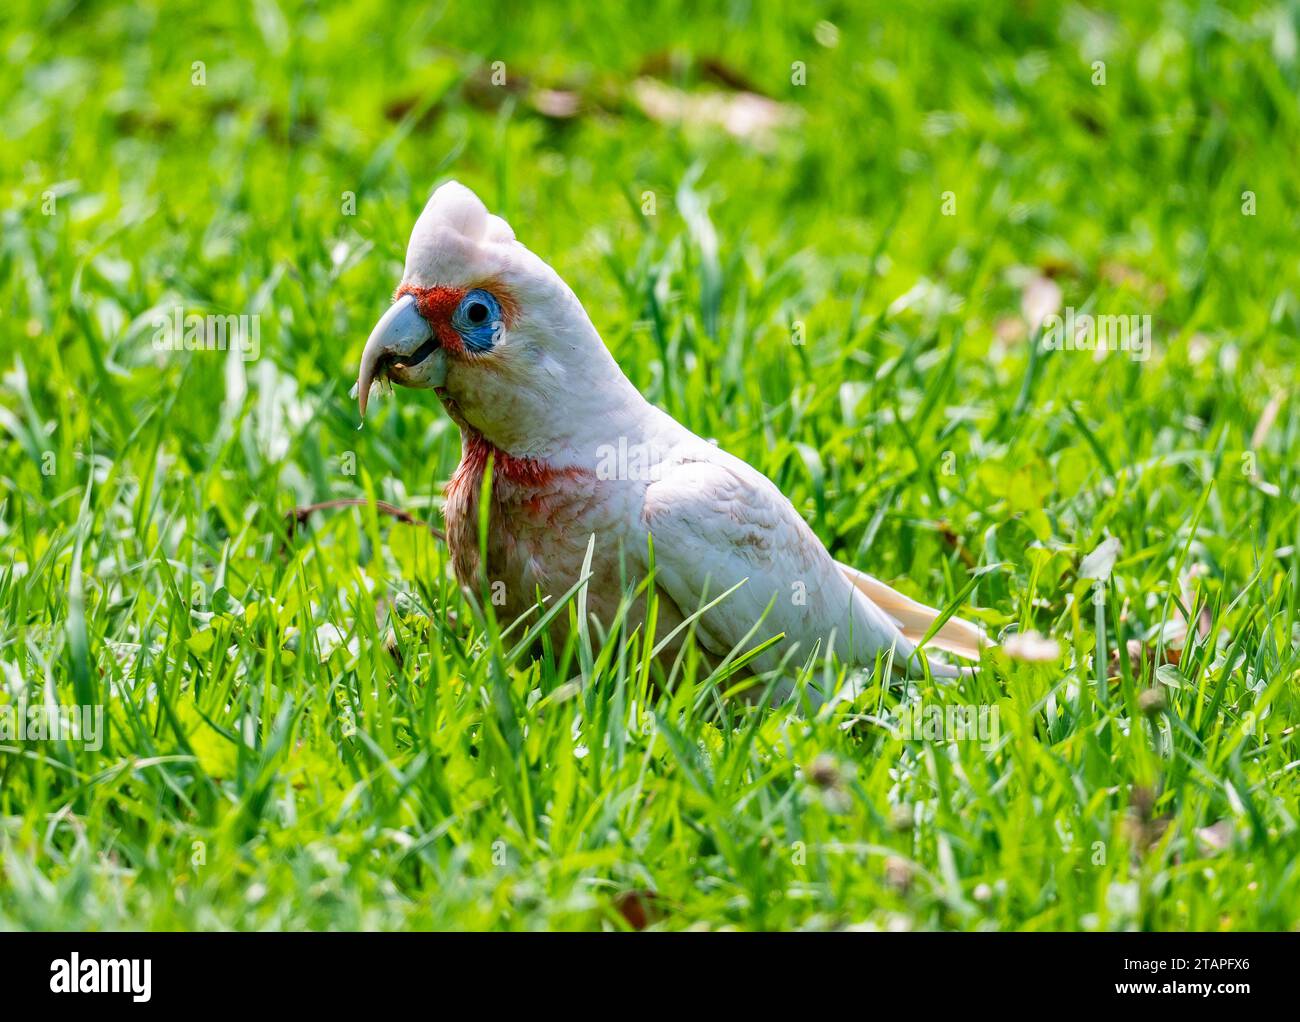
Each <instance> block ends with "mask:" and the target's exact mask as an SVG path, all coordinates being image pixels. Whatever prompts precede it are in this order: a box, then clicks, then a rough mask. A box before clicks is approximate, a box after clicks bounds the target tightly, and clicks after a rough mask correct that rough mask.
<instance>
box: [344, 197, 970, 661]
mask: <svg viewBox="0 0 1300 1022" xmlns="http://www.w3.org/2000/svg"><path fill="white" fill-rule="evenodd" d="M385 378H387V379H388V380H391V381H392V382H394V383H397V384H400V385H402V386H405V387H415V388H431V389H433V390H434V391H435V393H436V394H437V395H438V398H439V399H440V400H441V402H442V404H443V406H444V408H445V409H446V410H447V413H448V414H449V415H450V416H451V418H452V419H453V420H454V421H455V422H456V424H457V425H458V426H459V427H460V431H461V437H462V453H461V461H460V465H459V467H458V468H457V469H456V472H455V474H454V475H453V477H452V479H451V482H450V484H449V486H448V489H447V500H446V519H447V540H448V545H449V547H450V550H451V556H452V565H453V568H454V571H455V574H456V576H457V579H458V580H459V581H460V582H461V583H462V584H463V585H466V586H468V587H470V588H471V589H477V587H479V586H480V585H481V584H483V583H484V582H486V583H487V584H488V585H490V586H491V587H492V590H491V591H492V593H493V596H494V603H496V604H498V606H497V607H496V611H497V614H498V617H499V618H500V619H501V620H503V621H512V620H514V619H515V618H516V617H517V616H519V615H521V614H525V613H527V612H529V611H530V610H532V609H533V608H535V607H536V606H537V604H538V600H539V597H540V598H541V599H542V600H543V601H545V600H547V599H557V598H559V597H561V596H563V595H564V594H565V593H567V592H569V591H570V589H571V588H572V587H573V586H574V585H575V583H576V582H578V581H579V580H580V579H581V578H582V572H583V567H584V564H585V563H588V558H590V561H589V572H590V574H589V578H588V580H587V584H586V591H585V602H586V611H587V613H588V614H591V615H594V616H595V618H596V619H597V620H598V621H600V622H602V623H603V624H604V625H605V626H608V625H609V624H611V623H612V622H613V621H614V619H615V617H616V615H617V613H618V611H619V608H620V605H621V604H622V603H624V602H625V596H626V594H627V593H629V592H630V591H631V590H632V589H633V588H634V587H635V585H636V582H637V581H638V580H640V579H644V578H647V577H649V575H650V572H651V563H650V549H651V545H650V541H651V537H653V560H654V563H653V579H654V583H655V586H656V592H657V597H658V598H657V600H656V606H657V611H656V616H655V621H654V627H655V634H656V636H660V637H665V636H673V638H672V639H670V640H669V641H668V642H667V643H666V644H665V645H664V648H663V649H662V650H661V651H660V653H661V655H662V656H668V657H671V656H674V655H675V654H676V653H677V651H678V649H679V648H680V644H681V643H682V642H683V641H685V637H686V635H687V632H688V631H690V630H692V629H679V630H677V632H676V634H675V635H674V634H673V633H674V630H675V629H678V626H679V625H681V624H682V623H683V622H685V621H687V620H688V619H690V618H691V617H692V615H696V614H697V612H698V611H699V610H700V609H701V608H703V607H708V609H707V610H705V611H704V612H703V613H702V614H699V615H698V616H697V617H696V618H695V620H693V621H691V622H690V623H691V625H692V626H693V630H694V632H695V636H696V641H697V642H698V644H699V646H700V647H701V649H702V650H703V652H704V653H705V655H706V658H708V659H712V660H713V661H714V662H718V661H721V660H722V659H723V658H725V657H727V656H728V655H731V654H733V653H740V652H743V651H744V650H746V649H749V648H752V647H754V646H757V645H759V644H761V643H762V642H763V641H764V640H766V639H768V638H770V637H773V636H778V635H779V636H781V639H780V641H778V642H775V643H773V644H772V645H770V646H769V647H768V648H766V649H764V650H763V651H762V652H761V653H760V654H759V655H758V656H756V657H754V658H753V659H752V660H751V661H750V662H749V665H748V666H749V667H750V669H751V670H752V671H754V672H763V671H769V670H774V669H777V668H788V667H789V665H790V664H792V663H793V664H797V665H798V664H802V662H803V661H804V660H805V659H806V658H807V657H808V656H810V655H813V654H815V653H820V654H824V653H825V652H826V651H827V650H828V649H830V650H833V651H834V653H835V654H836V655H837V656H838V658H839V660H840V662H841V663H843V664H846V665H849V666H851V667H853V666H858V667H870V666H872V665H873V664H874V663H876V661H877V658H878V657H880V656H881V655H882V654H883V655H884V656H886V657H890V658H892V662H893V664H894V667H895V669H896V670H900V671H912V672H917V671H920V670H922V669H923V667H922V664H923V663H924V664H926V665H928V668H929V670H930V671H931V673H932V674H933V675H935V676H939V677H954V676H957V675H958V674H959V673H960V669H959V668H956V667H954V666H953V665H951V664H947V663H941V662H938V661H935V660H932V659H928V658H926V656H925V655H924V653H923V652H921V651H919V650H918V649H917V643H918V642H920V641H921V639H922V637H923V636H924V635H925V634H926V633H927V632H928V631H929V630H930V629H931V626H932V625H933V623H934V621H935V620H936V618H937V616H938V613H937V612H936V611H935V610H934V609H933V608H931V607H927V606H925V605H923V604H921V603H918V602H916V601H914V600H912V599H910V598H908V597H906V596H903V595H902V594H900V593H898V592H896V591H895V590H893V589H891V588H890V587H888V586H886V585H885V584H884V583H882V582H880V581H878V580H877V579H875V578H873V577H871V576H870V575H868V574H866V573H865V572H862V571H859V570H858V569H856V568H853V567H851V566H849V565H847V564H842V563H839V562H837V561H836V560H835V559H834V558H833V557H832V556H831V554H830V553H829V552H828V551H827V549H826V547H825V546H824V545H823V544H822V542H821V540H819V539H818V538H817V536H816V535H815V534H814V533H813V531H812V529H810V528H809V527H808V525H807V523H806V522H804V520H803V519H802V518H801V517H800V516H799V513H798V512H797V511H796V510H795V508H794V506H793V505H792V504H791V503H790V501H789V500H788V499H787V498H786V497H785V495H784V494H782V493H781V491H780V490H779V489H777V487H776V486H775V485H774V484H773V483H772V482H771V481H770V480H768V479H767V478H766V477H765V476H764V475H762V473H760V472H758V471H757V470H756V469H754V468H753V467H751V466H750V465H748V464H747V463H745V462H744V461H741V460H740V459H739V458H735V457H733V456H732V455H730V454H728V453H726V452H725V451H723V450H721V449H720V448H718V447H717V446H716V445H715V444H713V443H710V442H709V441H707V440H704V439H702V438H700V437H698V436H696V435H695V434H694V433H692V432H691V431H690V430H688V429H687V428H686V427H685V426H683V425H681V424H680V423H679V422H677V421H676V420H675V419H673V418H672V417H671V416H670V415H668V414H667V413H665V412H663V411H662V410H660V409H659V408H656V407H655V406H654V405H652V404H650V403H649V402H648V401H646V400H645V398H643V397H642V396H641V394H640V392H639V391H638V390H637V389H636V387H634V386H633V385H632V383H631V381H629V380H628V378H627V377H626V376H625V375H624V374H623V372H622V370H621V369H619V367H618V364H617V363H616V362H615V361H614V359H613V357H612V356H611V355H610V354H609V351H608V350H607V349H606V348H605V345H604V342H603V341H602V340H601V338H600V335H599V334H598V333H597V332H596V328H595V327H594V326H593V325H592V322H591V320H590V318H589V317H588V316H587V313H586V310H585V309H584V308H583V307H582V304H581V302H579V301H578V299H577V297H576V296H575V295H574V293H573V291H571V290H570V289H569V287H568V285H566V284H565V283H564V281H563V280H561V279H560V276H559V274H557V273H556V272H555V271H554V270H553V269H551V267H550V266H548V265H547V264H546V263H545V262H543V261H542V260H541V259H539V258H538V257H537V256H536V255H534V254H533V253H532V252H530V251H529V250H528V249H527V248H526V247H524V245H523V244H521V243H520V242H519V241H517V240H516V239H515V235H514V231H513V230H511V228H510V226H509V224H507V223H506V222H505V221H504V220H502V219H501V218H500V217H498V216H494V215H492V214H490V213H489V212H488V211H487V209H486V207H485V206H484V205H483V203H482V202H481V201H479V199H478V197H477V196H476V195H475V194H474V193H473V192H471V191H470V190H469V189H468V188H465V187H464V186H463V185H460V184H458V183H456V182H454V181H453V182H449V183H447V184H444V185H443V186H442V187H440V188H439V189H438V190H437V191H435V192H434V194H433V196H432V197H431V198H430V199H429V202H428V204H427V205H426V206H425V208H424V212H423V213H421V214H420V217H419V219H418V220H417V221H416V224H415V227H414V229H413V230H412V232H411V240H410V244H409V246H408V247H407V251H406V267H405V272H404V273H403V275H402V280H401V283H400V285H399V286H398V288H397V296H396V301H395V302H394V303H393V305H392V306H391V307H390V308H389V310H388V311H387V312H386V313H385V314H384V315H383V317H382V318H381V319H380V320H379V322H378V324H377V325H376V326H375V328H374V331H373V332H372V333H371V335H370V338H369V340H368V341H367V342H366V346H365V350H364V351H363V353H362V356H361V368H360V373H359V375H358V379H357V397H358V401H359V403H360V407H361V413H362V415H364V414H365V411H366V404H367V401H368V397H369V393H370V388H371V385H372V384H374V383H376V382H377V381H380V380H382V379H385ZM489 463H490V464H491V465H492V466H493V476H492V480H491V486H490V498H489V499H490V503H491V506H490V508H489V509H488V528H487V536H486V542H485V543H483V544H480V536H479V507H478V503H479V500H480V494H481V493H482V492H483V485H482V484H483V474H484V472H485V471H486V470H487V466H488V465H489ZM593 536H594V537H595V539H594V548H592V549H590V550H589V544H591V543H592V537H593ZM484 559H485V562H484ZM724 593H726V594H727V595H726V596H725V598H723V599H720V600H719V599H718V597H720V596H722V594H724ZM645 613H646V601H645V600H644V598H639V599H637V600H636V601H635V602H634V603H633V604H632V606H631V609H630V612H629V614H628V619H627V621H626V622H625V627H626V628H627V630H628V631H631V630H632V629H633V628H635V627H637V626H638V625H642V626H643V625H644V624H645V620H644V619H645ZM551 627H552V628H553V629H554V630H555V631H556V633H557V638H559V639H560V640H563V638H564V636H565V634H566V632H567V629H568V627H569V615H568V614H567V613H563V614H558V615H556V616H555V618H554V619H553V623H552V625H551ZM984 642H985V640H984V638H983V636H982V633H981V632H980V630H979V629H978V628H977V627H976V626H975V625H973V624H971V623H969V622H967V621H963V620H961V619H959V618H956V617H951V618H949V619H948V620H947V621H946V622H944V623H943V625H942V626H941V627H940V628H938V630H937V631H936V632H935V634H934V635H933V636H931V637H930V639H929V642H928V645H930V646H933V647H936V648H939V649H942V650H946V651H948V652H951V653H955V654H957V655H959V656H963V657H967V658H971V659H978V657H979V651H980V647H981V645H982V644H984Z"/></svg>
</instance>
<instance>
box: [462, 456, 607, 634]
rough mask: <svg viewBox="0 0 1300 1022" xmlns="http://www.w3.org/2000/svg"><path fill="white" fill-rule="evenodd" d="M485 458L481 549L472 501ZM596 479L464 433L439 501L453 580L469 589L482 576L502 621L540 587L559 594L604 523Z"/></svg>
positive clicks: (477, 498) (479, 489)
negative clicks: (485, 496) (485, 495)
mask: <svg viewBox="0 0 1300 1022" xmlns="http://www.w3.org/2000/svg"><path fill="white" fill-rule="evenodd" d="M489 464H491V466H492V483H491V487H490V490H489V494H488V500H489V506H488V527H487V535H486V537H485V543H483V544H482V549H480V545H481V544H480V538H479V509H480V502H481V500H482V496H483V492H484V479H485V476H486V474H487V471H488V465H489ZM603 486H604V484H603V483H602V482H601V481H600V480H598V479H597V478H596V476H595V474H594V473H592V472H590V471H588V470H586V469H583V468H575V467H555V466H552V465H550V464H548V463H546V462H544V461H540V460H536V459H531V458H516V457H513V456H512V455H510V454H507V453H506V452H504V451H501V450H499V449H497V448H496V447H494V446H493V445H492V444H491V443H490V442H489V441H487V440H486V439H484V438H483V437H482V436H481V435H479V434H477V433H466V434H465V439H464V443H463V446H462V452H461V461H460V465H459V466H457V468H456V472H455V474H454V475H453V476H452V478H451V482H450V483H449V484H448V487H447V499H446V505H445V513H446V519H447V543H448V546H449V547H450V549H451V555H452V566H453V569H454V571H455V573H456V578H457V581H459V582H460V583H461V584H462V585H467V586H470V587H471V588H472V589H474V590H475V591H478V589H479V586H480V585H481V584H482V583H483V582H484V581H486V583H487V585H488V592H489V593H491V595H492V598H493V602H494V603H496V604H497V613H498V617H499V618H501V619H503V620H504V621H507V622H508V621H509V620H512V619H513V616H516V615H517V614H520V613H523V612H524V611H525V610H527V609H529V608H530V607H531V606H533V604H534V603H535V600H536V593H537V591H538V590H539V589H540V590H541V591H542V593H543V594H548V595H559V594H562V593H563V592H564V591H565V590H567V589H568V588H569V587H570V586H571V585H573V583H574V582H575V581H577V579H578V577H579V574H580V572H581V569H582V561H583V556H584V554H585V551H586V544H587V539H588V537H589V536H590V535H591V533H592V532H601V531H603V530H604V528H605V526H606V525H607V524H608V523H606V522H605V521H604V519H605V517H606V516H605V515H604V514H603V513H602V510H603V498H604V494H603V493H602V487H603ZM484 555H486V560H485V557H484Z"/></svg>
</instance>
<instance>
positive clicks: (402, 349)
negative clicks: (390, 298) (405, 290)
mask: <svg viewBox="0 0 1300 1022" xmlns="http://www.w3.org/2000/svg"><path fill="white" fill-rule="evenodd" d="M446 376H447V360H446V354H445V353H444V352H443V350H442V346H441V345H440V344H439V343H438V338H437V336H436V335H435V334H434V332H433V329H432V328H431V327H430V326H429V324H428V322H427V321H426V320H425V318H424V317H423V316H421V315H420V312H419V309H418V308H417V307H416V304H415V298H414V297H413V296H412V295H402V297H401V298H399V299H397V301H395V302H394V303H393V305H392V307H391V308H390V309H389V310H388V311H387V312H385V313H384V315H383V317H382V318H381V319H380V320H379V322H378V323H376V324H375V328H374V330H372V331H371V332H370V338H369V339H368V340H367V341H366V347H365V350H364V351H362V353H361V369H360V371H359V372H358V373H357V405H358V407H360V409H361V414H362V415H363V416H364V415H365V414H366V404H367V402H368V401H369V399H370V385H371V384H372V383H374V382H375V381H376V380H380V379H383V378H385V377H387V378H388V379H390V380H392V381H393V382H394V383H400V384H401V385H402V386H404V387H441V386H442V384H443V381H444V380H445V379H446Z"/></svg>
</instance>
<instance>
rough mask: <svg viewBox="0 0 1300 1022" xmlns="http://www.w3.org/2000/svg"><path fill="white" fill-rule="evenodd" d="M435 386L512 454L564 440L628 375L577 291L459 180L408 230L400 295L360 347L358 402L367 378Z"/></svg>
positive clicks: (460, 417) (455, 411)
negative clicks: (601, 335) (598, 330)
mask: <svg viewBox="0 0 1300 1022" xmlns="http://www.w3.org/2000/svg"><path fill="white" fill-rule="evenodd" d="M385 377H386V378H387V379H389V380H391V381H392V382H394V383H397V384H400V385H402V386H404V387H416V388H432V389H434V390H435V392H436V393H437V394H438V397H439V398H440V399H441V400H442V402H443V404H444V406H445V407H446V408H447V410H448V412H449V413H450V414H451V415H452V416H453V418H455V419H456V421H457V422H458V423H459V424H460V425H461V426H462V427H469V428H470V429H473V430H475V431H477V432H478V433H480V434H482V435H483V436H484V437H486V438H487V439H488V440H490V441H491V442H492V443H493V444H495V445H496V446H498V447H500V448H502V449H503V450H506V451H509V452H511V453H513V454H520V455H537V454H544V453H549V452H551V451H554V450H555V449H557V448H559V447H563V446H564V445H565V444H566V442H567V441H568V440H569V438H570V437H571V436H572V435H574V430H575V428H581V425H582V424H581V422H580V421H579V420H581V419H583V418H584V417H586V416H588V415H599V414H600V408H601V407H602V406H604V405H605V404H606V403H608V402H610V401H611V400H624V401H625V400H626V394H625V393H623V392H620V393H618V394H613V393H606V391H609V390H614V391H620V390H621V388H622V387H630V384H628V382H627V380H626V377H624V376H623V374H622V373H621V372H620V371H619V369H618V366H617V365H616V364H615V363H614V361H613V359H612V358H611V357H610V355H609V353H608V352H607V351H606V349H605V346H604V343H603V342H602V341H601V339H600V336H599V335H598V334H597V333H596V330H595V328H594V327H593V326H592V324H591V320H590V319H589V318H588V317H587V314H586V312H585V310H584V309H583V308H582V305H581V303H579V301H578V299H577V298H576V297H575V296H574V294H573V292H572V291H571V290H570V289H569V287H568V286H567V285H566V284H565V283H564V281H563V280H561V279H560V277H559V275H558V274H557V273H556V272H555V271H554V270H553V269H551V267H550V266H548V265H547V264H546V263H545V262H543V261H542V260H541V259H539V258H538V257H537V256H535V255H534V254H533V253H532V252H530V251H529V250H528V249H527V248H525V247H524V246H523V245H522V244H521V243H520V242H518V241H516V240H515V234H514V231H513V230H511V228H510V225H509V224H507V223H506V222H505V221H504V220H503V219H501V218H500V217H498V216H494V215H492V214H490V213H489V212H488V211H487V209H486V207H485V206H484V205H483V203H482V202H481V201H480V200H479V198H478V196H477V195H475V194H474V193H473V192H472V191H470V190H469V189H468V188H466V187H465V186H464V185H461V184H458V183H457V182H455V181H451V182H448V183H447V184H444V185H443V186H442V187H441V188H439V189H438V190H437V191H435V192H434V193H433V195H432V197H431V198H430V199H429V202H428V204H427V205H426V206H425V207H424V212H423V213H421V214H420V218H419V219H418V220H417V221H416V223H415V227H414V229H413V230H412V231H411V240H410V243H409V245H408V246H407V249H406V269H405V272H404V273H403V274H402V281H401V284H400V285H399V286H398V288H397V294H396V300H395V301H394V303H393V305H392V306H391V307H390V308H389V310H388V311H387V312H386V313H385V314H384V316H383V317H382V318H381V319H380V320H379V322H378V324H376V326H375V328H374V330H373V331H372V332H371V334H370V338H369V340H367V341H366V346H365V350H364V351H363V353H362V355H361V368H360V372H359V374H358V378H357V399H358V402H359V404H360V408H361V414H362V415H365V411H366V403H367V399H368V395H369V391H370V386H371V384H372V383H373V382H375V381H377V380H381V379H383V378H385Z"/></svg>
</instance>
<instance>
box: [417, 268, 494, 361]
mask: <svg viewBox="0 0 1300 1022" xmlns="http://www.w3.org/2000/svg"><path fill="white" fill-rule="evenodd" d="M474 288H482V289H483V290H484V291H490V292H492V294H493V295H494V296H495V297H496V300H497V302H498V303H499V304H500V305H501V316H502V318H503V319H504V320H505V321H506V326H510V324H511V322H512V321H513V320H514V317H515V299H514V296H513V295H512V294H510V292H509V291H507V290H506V289H505V288H504V287H503V286H502V285H500V284H498V283H497V282H496V281H485V282H484V283H481V284H475V285H474V287H472V288H459V287H415V286H414V285H413V284H403V285H402V286H401V287H399V288H398V289H397V293H396V294H395V295H393V301H397V299H399V298H401V297H402V295H412V296H414V298H415V308H416V310H417V311H418V312H419V313H420V315H421V316H423V317H424V319H425V321H426V322H427V323H428V324H429V326H430V327H432V328H433V332H434V333H435V334H436V335H437V337H438V342H439V343H440V344H441V345H442V346H443V348H445V349H446V350H447V351H448V352H450V353H451V354H452V355H463V354H465V344H464V342H463V341H461V339H460V334H458V333H456V330H455V328H454V327H453V326H452V325H451V316H452V313H454V312H455V311H456V309H457V307H458V306H459V305H460V303H461V302H462V301H463V300H464V298H465V295H467V294H468V293H469V292H470V291H472V290H474Z"/></svg>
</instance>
